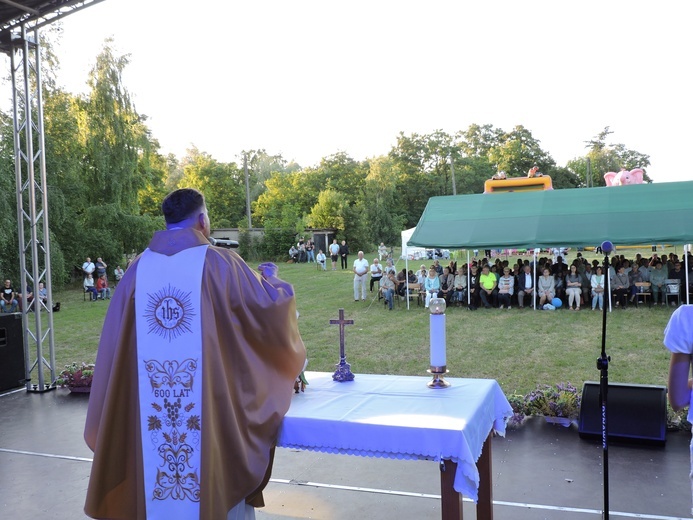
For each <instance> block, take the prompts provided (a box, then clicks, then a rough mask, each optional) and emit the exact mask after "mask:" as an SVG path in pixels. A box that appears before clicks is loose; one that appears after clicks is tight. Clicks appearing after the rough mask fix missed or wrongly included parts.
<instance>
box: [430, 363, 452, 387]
mask: <svg viewBox="0 0 693 520" xmlns="http://www.w3.org/2000/svg"><path fill="white" fill-rule="evenodd" d="M426 372H428V373H429V374H432V375H433V379H431V380H430V381H429V382H428V383H426V386H427V387H428V388H447V387H449V386H450V383H448V382H447V381H446V380H445V374H447V373H448V372H449V370H448V369H447V368H446V367H434V366H431V368H429V369H428V370H426Z"/></svg>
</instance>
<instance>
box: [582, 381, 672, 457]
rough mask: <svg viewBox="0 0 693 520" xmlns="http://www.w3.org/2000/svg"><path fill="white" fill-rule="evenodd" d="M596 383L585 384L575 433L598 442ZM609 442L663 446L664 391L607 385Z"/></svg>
mask: <svg viewBox="0 0 693 520" xmlns="http://www.w3.org/2000/svg"><path fill="white" fill-rule="evenodd" d="M601 407H602V405H601V401H600V398H599V383H598V382H595V381H586V382H585V384H584V385H583V387H582V404H581V406H580V420H579V424H578V429H579V433H580V437H582V438H595V437H597V438H601V436H602V422H601ZM606 410H607V434H608V439H609V441H612V440H614V441H622V442H636V443H645V444H657V445H664V443H665V442H666V425H667V388H666V386H657V385H635V384H624V383H609V389H608V392H607V402H606Z"/></svg>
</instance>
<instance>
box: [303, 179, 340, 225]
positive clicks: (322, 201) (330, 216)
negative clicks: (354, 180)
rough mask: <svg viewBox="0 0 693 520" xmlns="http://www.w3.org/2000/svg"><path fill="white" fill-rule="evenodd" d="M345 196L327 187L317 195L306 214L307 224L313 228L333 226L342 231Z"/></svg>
mask: <svg viewBox="0 0 693 520" xmlns="http://www.w3.org/2000/svg"><path fill="white" fill-rule="evenodd" d="M345 199H346V198H345V196H344V195H343V194H341V193H339V192H338V191H336V190H332V189H327V190H324V191H321V192H320V194H319V195H318V201H317V202H316V204H315V206H313V208H312V210H311V212H310V215H308V225H309V226H311V227H314V228H335V229H338V230H339V231H344V209H345V207H347V206H348V204H346V202H345Z"/></svg>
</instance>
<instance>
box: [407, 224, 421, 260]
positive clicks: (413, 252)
mask: <svg viewBox="0 0 693 520" xmlns="http://www.w3.org/2000/svg"><path fill="white" fill-rule="evenodd" d="M415 230H416V228H411V229H405V230H404V231H402V233H401V235H402V258H403V259H404V260H407V259H408V260H426V248H425V247H416V246H412V245H409V239H410V238H411V236H412V235H413V234H414V231H415Z"/></svg>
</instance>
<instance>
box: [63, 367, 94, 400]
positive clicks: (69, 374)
mask: <svg viewBox="0 0 693 520" xmlns="http://www.w3.org/2000/svg"><path fill="white" fill-rule="evenodd" d="M93 378H94V364H93V363H85V362H82V363H81V364H79V365H78V364H77V363H72V364H71V365H65V370H63V371H62V372H60V377H59V378H58V381H57V384H58V385H60V387H61V388H69V389H70V392H81V393H89V392H90V391H91V381H92V379H93Z"/></svg>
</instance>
